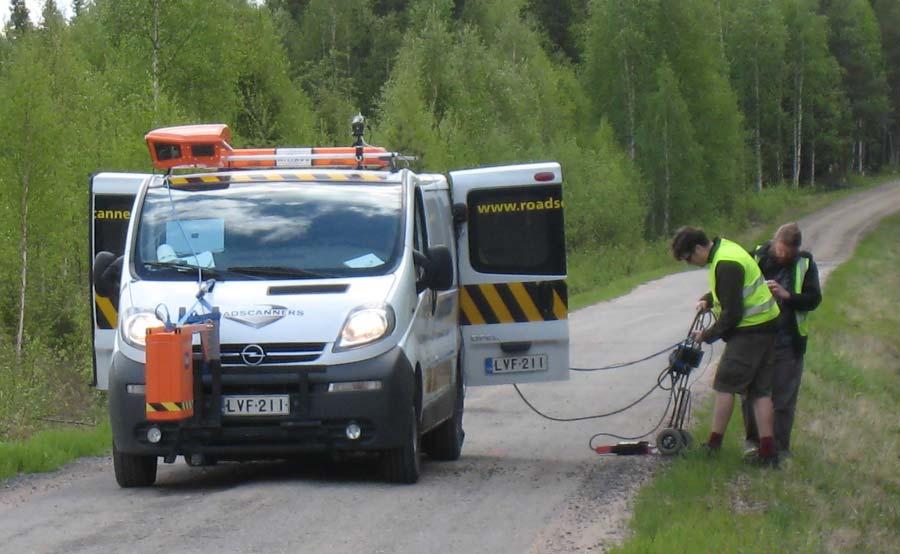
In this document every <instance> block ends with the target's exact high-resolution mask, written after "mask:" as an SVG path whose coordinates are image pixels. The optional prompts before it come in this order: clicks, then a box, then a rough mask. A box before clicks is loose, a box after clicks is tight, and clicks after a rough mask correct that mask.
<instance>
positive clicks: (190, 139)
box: [144, 124, 390, 169]
mask: <svg viewBox="0 0 900 554" xmlns="http://www.w3.org/2000/svg"><path fill="white" fill-rule="evenodd" d="M144 138H145V139H146V140H147V147H148V148H149V149H150V157H151V158H152V160H153V167H155V168H157V169H173V168H178V167H210V168H245V167H256V168H260V167H294V168H296V167H310V168H312V167H346V168H356V167H357V166H358V165H362V166H363V167H365V168H367V169H385V168H387V167H388V166H389V165H390V161H389V159H388V158H389V157H390V153H389V152H388V151H387V150H385V149H384V148H381V147H378V146H365V147H363V148H361V151H362V155H363V160H362V162H361V164H360V162H359V161H358V160H357V159H356V155H357V149H356V148H355V147H352V146H344V147H325V148H318V147H317V148H243V149H241V148H232V147H231V144H230V141H231V130H230V129H229V128H228V126H227V125H222V124H209V125H185V126H182V127H165V128H162V129H156V130H153V131H150V132H149V133H147V135H146V136H145V137H144Z"/></svg>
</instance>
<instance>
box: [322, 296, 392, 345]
mask: <svg viewBox="0 0 900 554" xmlns="http://www.w3.org/2000/svg"><path fill="white" fill-rule="evenodd" d="M394 322H395V318H394V310H393V309H392V308H391V307H390V306H388V305H386V304H385V305H383V306H377V307H372V306H362V307H359V308H356V309H355V310H353V311H352V312H350V315H349V316H347V321H345V322H344V327H343V328H342V329H341V334H340V335H339V336H338V340H337V343H335V345H334V351H335V352H338V351H341V350H347V349H349V348H356V347H358V346H363V345H366V344H370V343H373V342H375V341H377V340H379V339H381V338H384V337H386V336H388V335H390V334H391V333H392V332H393V331H394Z"/></svg>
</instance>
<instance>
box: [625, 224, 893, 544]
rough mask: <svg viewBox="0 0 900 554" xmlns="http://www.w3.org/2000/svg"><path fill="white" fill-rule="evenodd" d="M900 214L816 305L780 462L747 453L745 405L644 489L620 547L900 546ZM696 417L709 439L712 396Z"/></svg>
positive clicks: (699, 433)
mask: <svg viewBox="0 0 900 554" xmlns="http://www.w3.org/2000/svg"><path fill="white" fill-rule="evenodd" d="M897 244H900V216H894V217H892V218H889V219H886V220H885V221H883V222H882V223H881V225H880V226H879V228H878V229H877V230H876V231H875V232H873V233H872V234H871V235H870V236H869V237H868V238H866V239H865V240H864V241H863V242H862V243H861V244H860V245H859V247H858V250H857V251H856V253H855V255H854V257H853V258H852V259H851V260H850V261H849V262H847V263H846V264H844V265H843V266H841V267H840V268H838V269H837V270H836V271H835V272H834V273H833V274H832V275H831V277H830V278H829V281H828V285H827V288H826V290H825V298H824V301H823V303H822V305H821V306H820V308H819V309H818V310H817V311H815V312H813V316H812V331H811V334H810V348H809V352H808V354H807V357H806V370H805V372H804V376H803V385H802V389H801V393H800V400H799V405H798V411H797V421H796V422H795V428H794V440H793V441H792V442H794V455H793V457H791V458H789V459H788V460H786V461H785V462H783V464H782V468H781V470H780V471H772V470H763V469H756V468H750V467H746V466H744V465H743V464H742V462H741V461H740V460H741V452H740V442H741V440H742V438H743V433H742V432H741V422H740V415H739V412H738V411H737V410H735V416H734V417H733V418H732V422H731V425H730V427H729V430H728V433H727V434H726V437H725V445H724V450H723V451H722V452H721V454H720V456H718V457H717V458H714V459H709V458H707V457H706V456H705V455H704V454H703V453H702V452H701V451H700V450H697V449H695V450H693V451H690V452H688V453H687V454H686V455H685V456H683V457H681V458H678V459H675V460H672V461H671V462H670V463H668V464H667V465H666V467H665V468H664V469H663V470H662V471H661V473H660V474H659V475H658V476H657V478H656V479H655V480H654V481H653V482H652V483H651V484H650V485H648V486H647V487H645V488H644V489H642V490H641V492H640V493H639V494H638V498H637V500H636V505H635V511H634V516H633V519H632V523H631V527H632V531H633V536H632V538H631V539H630V540H628V541H627V542H626V543H625V544H624V545H622V546H620V547H618V548H615V549H613V550H612V552H616V553H633V552H641V553H650V552H810V553H820V552H874V553H878V552H884V553H888V552H898V551H900V509H898V507H900V379H898V377H900V342H898V341H897V338H896V337H897V332H898V331H900V312H898V311H897V309H896V307H897V306H900V249H898V248H897ZM705 404H706V406H705V408H704V409H701V410H700V413H698V414H697V415H696V416H695V419H696V420H697V421H698V422H699V424H698V425H697V426H696V429H695V430H694V433H695V435H696V436H697V438H698V442H702V441H703V440H704V439H705V437H706V436H707V434H708V432H709V425H708V420H709V406H708V404H709V403H708V402H706V403H705Z"/></svg>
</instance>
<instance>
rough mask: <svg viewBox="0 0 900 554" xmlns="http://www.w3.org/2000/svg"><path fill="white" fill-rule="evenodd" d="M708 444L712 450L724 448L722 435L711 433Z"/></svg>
mask: <svg viewBox="0 0 900 554" xmlns="http://www.w3.org/2000/svg"><path fill="white" fill-rule="evenodd" d="M707 444H709V447H710V448H722V433H710V434H709V442H708V443H707Z"/></svg>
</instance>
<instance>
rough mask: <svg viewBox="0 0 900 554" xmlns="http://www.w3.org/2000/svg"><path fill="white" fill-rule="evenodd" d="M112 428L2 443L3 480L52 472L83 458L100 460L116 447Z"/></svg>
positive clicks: (58, 432)
mask: <svg viewBox="0 0 900 554" xmlns="http://www.w3.org/2000/svg"><path fill="white" fill-rule="evenodd" d="M110 441H112V435H111V433H110V429H109V424H108V423H106V422H104V423H102V424H100V425H98V426H96V427H90V428H87V429H71V428H64V429H63V428H60V429H47V430H44V431H39V432H37V433H35V434H34V435H32V436H30V437H29V438H27V439H25V440H22V441H14V442H7V443H2V442H0V479H5V478H7V477H12V476H14V475H16V474H18V473H37V472H42V471H52V470H54V469H57V468H58V467H60V466H62V465H64V464H66V463H68V462H70V461H72V460H74V459H76V458H80V457H82V456H99V455H102V454H105V453H107V452H108V451H109V449H110V445H111V444H112V443H111V442H110Z"/></svg>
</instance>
